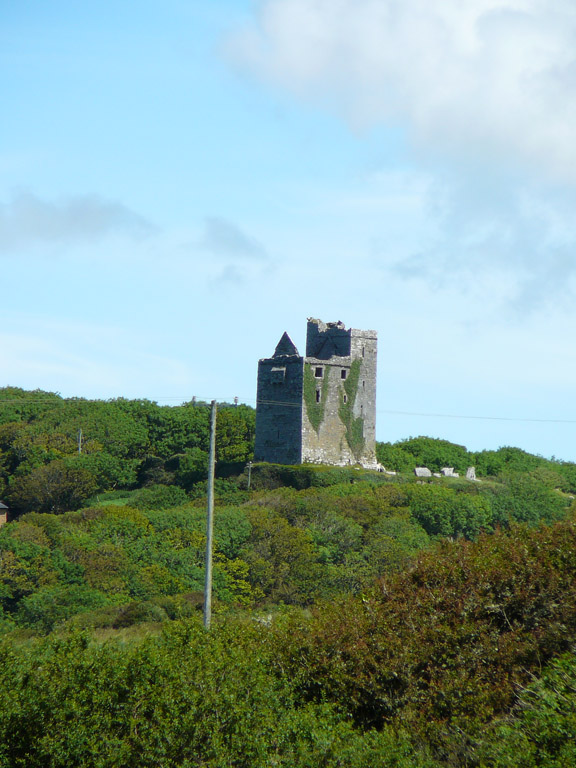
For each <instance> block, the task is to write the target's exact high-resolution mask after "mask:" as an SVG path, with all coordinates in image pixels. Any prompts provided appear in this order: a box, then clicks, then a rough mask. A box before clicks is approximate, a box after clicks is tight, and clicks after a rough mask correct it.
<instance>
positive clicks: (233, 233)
mask: <svg viewBox="0 0 576 768" xmlns="http://www.w3.org/2000/svg"><path fill="white" fill-rule="evenodd" d="M200 246H201V247H202V248H204V249H206V250H207V251H210V253H212V254H213V255H214V256H217V257H222V258H232V259H234V260H240V261H244V260H245V259H257V260H262V259H267V258H268V254H267V253H266V250H265V248H264V247H263V246H262V245H261V244H260V243H259V242H258V241H257V240H256V239H255V238H253V237H251V236H250V235H247V234H246V233H245V232H244V231H243V230H242V229H240V227H238V226H237V225H236V224H234V222H232V221H228V220H227V219H224V218H221V217H219V216H209V217H207V218H206V219H205V221H204V232H203V235H202V239H201V241H200Z"/></svg>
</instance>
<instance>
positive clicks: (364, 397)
mask: <svg viewBox="0 0 576 768" xmlns="http://www.w3.org/2000/svg"><path fill="white" fill-rule="evenodd" d="M376 345H377V334H376V332H375V331H359V330H355V329H348V330H347V329H346V328H344V326H343V324H342V323H322V322H321V321H318V320H313V319H312V320H309V321H308V338H307V343H306V350H307V353H309V352H312V351H313V352H314V355H310V354H307V356H306V358H305V360H304V392H303V394H304V407H303V419H302V461H308V462H314V463H322V464H338V465H346V464H361V465H363V466H376V464H377V462H376V453H375V447H376V443H375V440H376ZM346 352H348V354H338V353H346Z"/></svg>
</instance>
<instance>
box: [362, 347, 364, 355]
mask: <svg viewBox="0 0 576 768" xmlns="http://www.w3.org/2000/svg"><path fill="white" fill-rule="evenodd" d="M362 357H364V347H362Z"/></svg>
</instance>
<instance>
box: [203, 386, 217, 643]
mask: <svg viewBox="0 0 576 768" xmlns="http://www.w3.org/2000/svg"><path fill="white" fill-rule="evenodd" d="M215 465H216V400H212V403H211V408H210V456H209V460H208V513H207V516H206V565H205V578H204V628H205V629H210V621H211V619H212V535H213V531H214V467H215Z"/></svg>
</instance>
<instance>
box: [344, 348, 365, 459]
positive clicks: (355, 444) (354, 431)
mask: <svg viewBox="0 0 576 768" xmlns="http://www.w3.org/2000/svg"><path fill="white" fill-rule="evenodd" d="M361 367H362V361H361V360H353V361H352V365H351V366H350V373H349V374H348V377H347V378H346V380H345V381H344V392H345V393H346V395H347V401H346V402H344V392H342V391H340V407H339V409H338V415H339V416H340V420H341V421H342V423H343V424H344V426H345V427H346V442H347V443H348V445H349V446H350V450H351V451H352V453H353V454H354V458H355V459H357V460H358V461H359V460H360V457H361V456H362V451H363V450H364V445H365V443H366V441H365V440H364V419H363V418H362V416H358V417H356V418H355V417H354V403H355V402H356V396H357V395H358V383H359V381H360V369H361Z"/></svg>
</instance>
